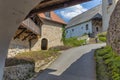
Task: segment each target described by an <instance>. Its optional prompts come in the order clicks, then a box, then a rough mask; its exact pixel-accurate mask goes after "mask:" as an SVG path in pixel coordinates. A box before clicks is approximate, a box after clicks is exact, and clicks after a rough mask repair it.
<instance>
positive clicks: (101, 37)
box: [98, 32, 107, 42]
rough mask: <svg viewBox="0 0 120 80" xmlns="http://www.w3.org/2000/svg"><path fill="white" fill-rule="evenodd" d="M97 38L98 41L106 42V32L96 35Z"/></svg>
mask: <svg viewBox="0 0 120 80" xmlns="http://www.w3.org/2000/svg"><path fill="white" fill-rule="evenodd" d="M98 38H99V40H100V41H102V42H106V40H107V38H106V32H104V33H100V34H98Z"/></svg>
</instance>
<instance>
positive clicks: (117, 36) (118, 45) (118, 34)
mask: <svg viewBox="0 0 120 80" xmlns="http://www.w3.org/2000/svg"><path fill="white" fill-rule="evenodd" d="M107 39H108V40H107V43H108V45H110V46H111V47H112V48H113V49H114V50H115V51H116V52H117V53H119V54H120V0H118V3H117V5H116V7H115V9H114V11H113V13H112V15H111V18H110V22H109V29H108V34H107Z"/></svg>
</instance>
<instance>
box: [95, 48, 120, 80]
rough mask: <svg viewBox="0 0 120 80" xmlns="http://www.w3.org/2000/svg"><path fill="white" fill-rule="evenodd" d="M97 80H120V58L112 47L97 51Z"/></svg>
mask: <svg viewBox="0 0 120 80" xmlns="http://www.w3.org/2000/svg"><path fill="white" fill-rule="evenodd" d="M95 59H96V73H97V80H120V56H119V55H118V54H116V53H115V52H114V51H113V50H112V48H111V47H104V48H101V49H98V50H96V52H95Z"/></svg>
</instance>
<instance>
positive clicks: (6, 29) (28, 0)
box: [0, 0, 41, 80]
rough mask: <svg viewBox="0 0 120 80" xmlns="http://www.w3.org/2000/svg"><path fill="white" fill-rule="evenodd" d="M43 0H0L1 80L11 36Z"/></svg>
mask: <svg viewBox="0 0 120 80" xmlns="http://www.w3.org/2000/svg"><path fill="white" fill-rule="evenodd" d="M40 1H41V0H0V80H2V77H3V70H4V64H5V59H6V56H7V52H8V47H9V43H10V40H11V38H12V37H13V35H14V33H15V31H16V30H17V28H18V27H19V24H20V23H21V21H23V19H24V18H25V16H26V15H27V14H28V13H29V11H30V10H31V9H32V8H33V7H35V6H36V5H37V4H38V3H39V2H40Z"/></svg>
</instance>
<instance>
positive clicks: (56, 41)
mask: <svg viewBox="0 0 120 80" xmlns="http://www.w3.org/2000/svg"><path fill="white" fill-rule="evenodd" d="M43 22H44V24H43V25H42V27H41V30H42V32H41V38H40V39H39V40H38V41H37V42H36V43H35V45H34V46H33V48H32V50H41V40H42V39H43V38H46V39H47V40H48V49H49V48H50V47H55V46H61V45H63V42H62V41H61V39H62V27H63V25H62V24H59V23H56V22H52V21H49V20H43Z"/></svg>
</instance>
